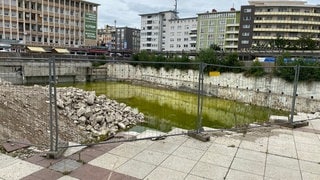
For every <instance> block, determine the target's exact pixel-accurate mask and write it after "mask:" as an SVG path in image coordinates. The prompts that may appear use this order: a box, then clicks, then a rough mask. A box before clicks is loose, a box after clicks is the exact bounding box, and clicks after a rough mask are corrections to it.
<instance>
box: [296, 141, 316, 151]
mask: <svg viewBox="0 0 320 180" xmlns="http://www.w3.org/2000/svg"><path fill="white" fill-rule="evenodd" d="M296 147H297V150H298V151H304V152H310V153H318V152H320V145H315V144H305V143H301V142H296Z"/></svg>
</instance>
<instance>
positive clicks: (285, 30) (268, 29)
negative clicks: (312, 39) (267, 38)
mask: <svg viewBox="0 0 320 180" xmlns="http://www.w3.org/2000/svg"><path fill="white" fill-rule="evenodd" d="M253 31H254V32H300V33H320V30H316V29H290V28H286V29H283V28H282V29H280V28H254V29H253Z"/></svg>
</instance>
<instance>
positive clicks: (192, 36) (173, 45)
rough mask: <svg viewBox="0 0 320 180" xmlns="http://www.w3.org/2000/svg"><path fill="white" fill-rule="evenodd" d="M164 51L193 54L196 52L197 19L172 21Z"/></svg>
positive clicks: (165, 40) (169, 25)
mask: <svg viewBox="0 0 320 180" xmlns="http://www.w3.org/2000/svg"><path fill="white" fill-rule="evenodd" d="M164 29H165V31H166V36H165V37H164V38H163V39H164V44H163V47H164V49H162V50H163V51H174V52H192V51H196V42H197V18H196V17H192V18H181V19H171V20H169V22H168V25H167V26H166V28H164Z"/></svg>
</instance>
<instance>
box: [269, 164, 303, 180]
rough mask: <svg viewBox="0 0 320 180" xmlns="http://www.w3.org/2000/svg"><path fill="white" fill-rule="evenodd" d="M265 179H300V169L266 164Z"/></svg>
mask: <svg viewBox="0 0 320 180" xmlns="http://www.w3.org/2000/svg"><path fill="white" fill-rule="evenodd" d="M265 177H266V179H268V178H272V179H290V180H301V173H300V171H297V170H294V169H289V168H285V167H279V166H274V165H271V164H266V172H265Z"/></svg>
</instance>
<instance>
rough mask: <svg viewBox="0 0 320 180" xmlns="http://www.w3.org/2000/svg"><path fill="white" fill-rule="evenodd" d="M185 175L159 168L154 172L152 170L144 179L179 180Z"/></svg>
mask: <svg viewBox="0 0 320 180" xmlns="http://www.w3.org/2000/svg"><path fill="white" fill-rule="evenodd" d="M186 175H187V174H186V173H183V172H179V171H175V170H172V169H167V168H164V167H161V166H159V167H157V168H156V169H155V170H153V171H152V172H151V173H150V174H149V175H148V176H147V177H146V178H145V180H163V179H170V180H180V179H184V178H185V177H186Z"/></svg>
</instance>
